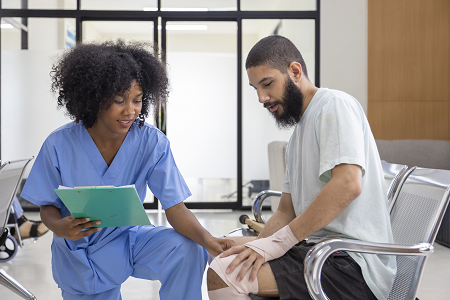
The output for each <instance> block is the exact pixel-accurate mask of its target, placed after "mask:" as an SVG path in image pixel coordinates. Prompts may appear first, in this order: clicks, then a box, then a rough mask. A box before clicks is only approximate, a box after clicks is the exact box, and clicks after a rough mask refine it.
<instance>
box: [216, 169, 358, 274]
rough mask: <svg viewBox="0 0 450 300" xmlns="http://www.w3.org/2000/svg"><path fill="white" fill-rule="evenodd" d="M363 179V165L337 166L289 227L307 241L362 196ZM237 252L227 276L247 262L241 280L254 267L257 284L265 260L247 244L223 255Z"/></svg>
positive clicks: (298, 237) (241, 272)
mask: <svg viewBox="0 0 450 300" xmlns="http://www.w3.org/2000/svg"><path fill="white" fill-rule="evenodd" d="M361 179H362V171H361V167H360V166H357V165H348V164H341V165H338V166H336V167H334V168H333V169H332V170H331V179H330V181H329V182H328V183H327V184H326V185H325V186H324V187H323V188H322V190H321V191H320V192H319V193H318V194H317V196H316V197H315V198H314V200H313V201H312V202H311V204H310V205H309V206H308V207H307V208H306V209H305V210H304V211H303V212H302V213H301V214H300V215H299V216H297V217H296V218H295V219H294V220H293V221H292V222H290V223H289V227H290V228H291V230H292V232H293V233H294V235H295V237H296V238H297V240H299V241H301V240H304V239H305V238H307V237H308V236H310V235H311V234H313V233H315V232H317V231H318V230H320V229H322V228H323V227H325V226H326V225H328V224H329V223H331V221H333V220H334V219H336V218H337V217H338V216H339V215H340V214H341V213H342V212H343V211H344V210H345V209H346V208H347V206H348V205H349V204H350V203H351V202H352V201H353V200H354V199H356V197H358V196H359V195H360V194H361V190H362V181H361ZM237 253H239V254H238V255H237V256H236V258H235V259H234V260H233V261H232V262H231V263H230V265H229V266H228V269H227V273H231V272H232V271H233V270H234V269H235V268H236V267H237V266H238V265H239V264H240V263H241V262H242V261H244V260H246V262H245V263H244V264H243V266H242V269H241V271H240V272H239V274H238V277H237V278H238V279H237V280H238V281H241V280H242V279H243V278H244V275H245V274H246V273H247V270H248V269H249V268H250V267H251V266H252V265H253V269H252V272H251V274H250V278H249V280H250V281H253V280H254V279H255V278H256V274H257V273H258V271H259V269H260V267H261V265H262V264H263V263H264V258H263V257H262V256H261V255H259V254H258V253H256V252H255V251H253V250H252V249H250V248H247V247H245V246H243V245H242V246H237V247H233V248H231V249H230V250H228V251H225V252H224V253H223V254H222V256H223V257H225V256H228V255H231V254H237Z"/></svg>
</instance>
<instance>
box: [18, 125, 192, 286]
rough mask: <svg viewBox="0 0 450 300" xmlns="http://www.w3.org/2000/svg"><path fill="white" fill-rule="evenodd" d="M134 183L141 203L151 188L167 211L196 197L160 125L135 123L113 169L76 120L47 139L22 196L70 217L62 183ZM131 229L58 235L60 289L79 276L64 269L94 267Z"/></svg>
mask: <svg viewBox="0 0 450 300" xmlns="http://www.w3.org/2000/svg"><path fill="white" fill-rule="evenodd" d="M131 184H134V185H135V187H136V190H137V192H138V194H139V198H140V199H141V202H143V201H144V199H145V195H146V186H148V187H149V188H150V190H151V191H152V192H153V194H154V195H155V196H156V197H157V198H158V199H159V201H160V202H161V204H162V207H163V208H164V209H168V208H170V207H172V206H174V205H176V204H178V203H180V202H182V201H184V200H185V199H186V198H188V197H189V196H190V195H191V193H190V191H189V188H188V187H187V185H186V183H185V181H184V179H183V177H182V176H181V174H180V172H179V170H178V168H177V166H176V164H175V160H174V158H173V156H172V152H171V150H170V144H169V140H168V139H167V137H166V136H165V135H164V134H163V133H162V132H161V131H159V130H158V129H157V128H155V127H154V126H152V125H149V124H146V123H145V124H144V126H142V127H141V128H139V126H138V125H137V124H136V123H134V124H133V125H132V126H131V128H130V130H129V132H128V134H127V136H126V138H125V140H124V141H123V143H122V146H121V147H120V149H119V151H118V153H117V154H116V156H115V157H114V160H113V162H112V163H111V165H110V166H109V167H108V165H107V164H106V162H105V160H104V159H103V157H102V155H101V153H100V151H99V150H98V148H97V146H96V145H95V143H94V141H93V140H92V138H91V136H90V134H89V132H88V131H87V130H86V128H85V127H84V126H83V125H82V124H81V123H75V122H71V123H68V124H66V125H64V126H62V127H60V128H58V129H57V130H55V131H54V132H52V133H51V134H50V135H49V136H48V137H47V139H46V140H45V142H44V144H43V145H42V148H41V150H40V152H39V155H38V156H37V158H36V161H35V162H34V165H33V168H32V170H31V172H30V174H29V176H28V179H27V181H26V184H25V186H24V188H23V191H22V194H21V196H22V197H23V198H25V199H26V200H28V201H30V202H32V203H34V204H36V205H53V206H55V207H57V208H59V209H60V210H61V215H62V217H66V216H69V215H70V212H69V211H68V209H67V208H66V207H65V205H64V204H63V203H62V202H61V200H60V199H59V198H58V196H57V195H56V193H55V191H54V189H57V188H58V186H59V185H63V186H67V187H74V186H99V185H114V186H123V185H131ZM130 230H131V231H134V230H135V229H133V227H107V228H103V229H102V230H100V231H98V232H96V233H94V234H92V235H90V236H88V237H85V238H82V239H80V240H77V241H71V240H66V239H63V238H58V237H57V236H56V235H54V237H53V245H52V254H53V257H52V262H53V275H54V278H55V280H56V282H57V283H58V285H60V287H61V288H63V289H66V290H71V288H69V286H70V284H69V285H67V284H68V282H67V281H68V280H69V281H73V275H69V273H70V272H73V270H72V271H69V270H66V269H67V268H65V267H64V266H65V265H67V264H71V265H73V266H74V267H75V268H77V266H78V267H80V268H81V267H87V268H90V265H91V262H90V261H89V259H88V257H89V254H90V253H92V252H93V251H98V250H100V249H101V248H102V247H103V246H104V245H105V244H107V243H108V242H109V241H111V240H113V239H114V238H116V237H118V236H119V235H120V234H123V233H124V232H127V231H130ZM83 249H84V250H83ZM79 250H83V251H79ZM105 255H107V254H105ZM58 258H59V259H58ZM80 264H81V265H82V266H80ZM80 283H81V282H80Z"/></svg>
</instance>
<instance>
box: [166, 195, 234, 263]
mask: <svg viewBox="0 0 450 300" xmlns="http://www.w3.org/2000/svg"><path fill="white" fill-rule="evenodd" d="M166 217H167V220H168V221H169V223H170V225H172V227H173V229H175V230H176V231H178V232H179V233H181V234H182V235H184V236H185V237H188V238H190V239H191V240H193V241H194V242H196V243H197V244H199V245H200V246H202V247H204V248H205V249H206V250H207V251H208V252H209V254H211V255H213V256H217V255H219V254H220V253H222V251H224V250H227V249H229V248H231V247H232V246H234V245H235V243H234V242H233V241H232V240H229V239H218V238H215V237H213V236H212V235H211V234H210V233H209V232H208V231H207V230H206V229H205V228H203V226H202V225H201V224H200V223H199V222H198V220H197V218H196V217H195V216H194V214H193V213H192V212H191V211H190V210H189V209H187V207H186V205H184V203H183V202H181V203H178V204H176V205H174V206H172V207H170V208H168V209H166Z"/></svg>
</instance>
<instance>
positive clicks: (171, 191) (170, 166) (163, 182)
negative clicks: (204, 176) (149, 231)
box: [147, 139, 191, 209]
mask: <svg viewBox="0 0 450 300" xmlns="http://www.w3.org/2000/svg"><path fill="white" fill-rule="evenodd" d="M147 180H148V187H149V188H150V190H151V191H152V193H153V194H154V195H155V196H156V197H157V198H158V200H159V201H160V202H161V205H162V207H163V209H168V208H170V207H172V206H174V205H176V204H178V203H180V202H183V201H184V200H186V198H188V197H189V196H191V192H190V191H189V188H188V186H187V184H186V182H185V181H184V178H183V176H182V175H181V173H180V171H179V170H178V167H177V165H176V163H175V159H174V157H173V155H172V150H171V149H170V143H169V141H168V140H167V139H161V140H160V142H159V143H158V151H157V157H156V163H155V165H154V167H153V168H151V169H150V170H149V173H148V177H147Z"/></svg>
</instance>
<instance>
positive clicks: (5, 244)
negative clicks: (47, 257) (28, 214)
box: [0, 158, 36, 299]
mask: <svg viewBox="0 0 450 300" xmlns="http://www.w3.org/2000/svg"><path fill="white" fill-rule="evenodd" d="M31 160H32V158H30V159H22V160H16V161H7V162H5V163H4V164H2V165H1V167H0V229H1V230H0V253H2V252H3V253H5V254H6V255H13V254H15V251H17V242H16V241H15V239H14V238H13V237H12V236H11V235H9V229H8V227H7V222H8V217H9V213H10V211H11V205H12V202H13V199H14V196H15V194H16V192H17V187H18V186H19V183H20V180H21V179H22V176H23V172H24V170H25V167H26V166H27V164H28V163H29V162H30V161H31ZM17 230H18V228H17ZM0 284H2V285H4V286H6V287H7V288H9V289H10V290H12V291H13V292H15V293H16V294H18V295H19V296H21V297H22V298H24V299H36V297H35V296H34V295H33V294H32V293H30V292H29V291H28V290H27V289H26V288H24V287H23V286H22V285H21V284H20V283H19V282H17V281H16V280H14V278H12V277H11V276H9V275H8V274H7V273H6V272H5V271H4V270H2V269H0Z"/></svg>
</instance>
